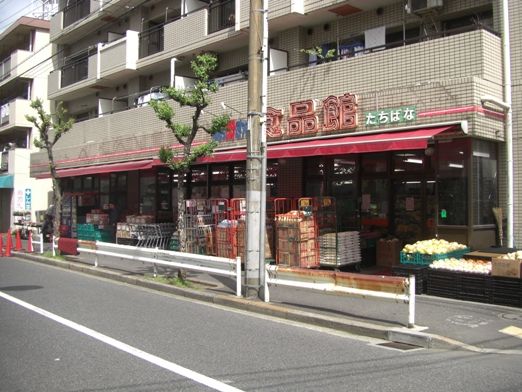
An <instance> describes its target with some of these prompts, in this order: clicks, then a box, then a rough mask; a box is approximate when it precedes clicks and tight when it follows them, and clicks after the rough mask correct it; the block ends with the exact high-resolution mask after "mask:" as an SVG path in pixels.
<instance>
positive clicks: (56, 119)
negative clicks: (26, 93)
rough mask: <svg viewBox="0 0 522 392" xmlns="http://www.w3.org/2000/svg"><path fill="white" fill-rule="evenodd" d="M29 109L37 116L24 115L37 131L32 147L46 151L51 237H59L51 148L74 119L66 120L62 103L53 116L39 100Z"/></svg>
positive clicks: (58, 193)
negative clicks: (51, 207)
mask: <svg viewBox="0 0 522 392" xmlns="http://www.w3.org/2000/svg"><path fill="white" fill-rule="evenodd" d="M31 108H33V109H35V110H36V112H37V116H30V115H26V116H25V118H26V119H27V121H29V122H31V123H32V124H33V125H34V126H35V127H36V128H37V129H38V138H35V139H34V145H35V146H36V147H38V148H40V149H43V150H45V151H47V158H48V160H49V171H50V173H51V180H52V183H53V205H54V221H53V236H54V237H59V236H60V221H61V216H62V190H61V186H60V182H59V181H58V175H57V173H56V163H55V162H54V155H53V147H54V145H55V144H56V143H57V142H58V140H60V138H61V137H62V136H63V135H64V134H65V133H67V132H68V131H69V130H70V129H71V128H72V126H73V124H74V119H73V118H67V117H68V116H67V110H66V109H65V108H64V107H63V102H60V103H58V105H57V106H56V113H55V115H51V114H49V113H47V112H46V111H45V109H44V108H43V103H42V101H41V100H40V99H39V98H37V99H35V100H34V101H31Z"/></svg>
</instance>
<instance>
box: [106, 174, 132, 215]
mask: <svg viewBox="0 0 522 392" xmlns="http://www.w3.org/2000/svg"><path fill="white" fill-rule="evenodd" d="M127 175H128V174H127V173H126V172H124V173H111V174H110V203H112V204H114V205H115V206H116V208H117V209H118V210H119V211H125V210H126V209H127V207H128V199H127V195H128V192H127Z"/></svg>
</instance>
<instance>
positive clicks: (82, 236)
mask: <svg viewBox="0 0 522 392" xmlns="http://www.w3.org/2000/svg"><path fill="white" fill-rule="evenodd" d="M76 232H77V236H78V239H79V240H84V241H103V242H114V234H113V232H112V229H111V228H105V227H103V226H98V225H94V224H92V223H86V224H78V225H77V226H76Z"/></svg>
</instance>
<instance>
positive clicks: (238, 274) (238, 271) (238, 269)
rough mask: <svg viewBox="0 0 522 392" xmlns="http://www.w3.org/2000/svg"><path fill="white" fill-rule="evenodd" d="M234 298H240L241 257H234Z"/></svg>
mask: <svg viewBox="0 0 522 392" xmlns="http://www.w3.org/2000/svg"><path fill="white" fill-rule="evenodd" d="M236 296H238V297H241V257H239V256H238V257H236Z"/></svg>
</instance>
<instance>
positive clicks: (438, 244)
mask: <svg viewBox="0 0 522 392" xmlns="http://www.w3.org/2000/svg"><path fill="white" fill-rule="evenodd" d="M464 249H467V248H466V245H462V244H459V243H458V242H448V241H446V240H442V239H437V238H434V239H431V240H424V241H417V242H416V243H414V244H408V245H405V246H404V248H403V249H402V251H403V252H405V253H421V254H426V255H436V254H446V253H451V252H455V251H459V250H464Z"/></svg>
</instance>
